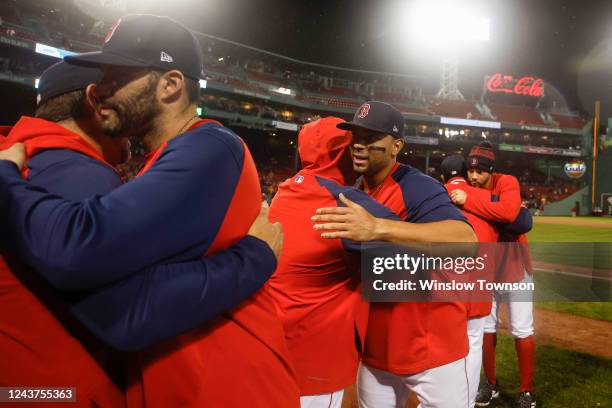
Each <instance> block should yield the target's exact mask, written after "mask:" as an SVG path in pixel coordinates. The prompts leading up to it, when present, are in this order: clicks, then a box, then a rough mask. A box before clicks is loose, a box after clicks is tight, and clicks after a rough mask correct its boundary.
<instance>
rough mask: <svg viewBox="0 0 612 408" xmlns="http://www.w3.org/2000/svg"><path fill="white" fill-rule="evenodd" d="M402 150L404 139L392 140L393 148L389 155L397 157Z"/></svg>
mask: <svg viewBox="0 0 612 408" xmlns="http://www.w3.org/2000/svg"><path fill="white" fill-rule="evenodd" d="M403 148H404V139H393V147H392V149H391V154H392V155H393V156H397V155H398V154H400V152H401V151H402V149H403Z"/></svg>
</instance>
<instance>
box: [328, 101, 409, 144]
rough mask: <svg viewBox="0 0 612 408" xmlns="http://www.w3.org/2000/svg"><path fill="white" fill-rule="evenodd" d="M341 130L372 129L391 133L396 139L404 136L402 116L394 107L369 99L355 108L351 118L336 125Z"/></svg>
mask: <svg viewBox="0 0 612 408" xmlns="http://www.w3.org/2000/svg"><path fill="white" fill-rule="evenodd" d="M337 126H338V128H339V129H342V130H354V129H355V128H361V129H367V130H372V131H374V132H378V133H384V134H387V135H391V136H393V137H394V138H396V139H402V138H403V137H404V116H403V115H402V113H401V112H400V111H398V110H397V109H396V108H395V107H393V106H391V105H389V104H388V103H385V102H378V101H369V102H366V103H364V104H363V105H361V106H360V107H359V109H357V112H355V116H353V120H352V121H350V122H342V123H339V124H338V125H337Z"/></svg>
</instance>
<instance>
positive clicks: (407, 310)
mask: <svg viewBox="0 0 612 408" xmlns="http://www.w3.org/2000/svg"><path fill="white" fill-rule="evenodd" d="M338 127H339V128H341V129H347V130H351V131H352V133H353V141H352V145H351V157H352V159H353V170H354V171H356V172H357V173H358V174H361V175H362V176H363V177H362V178H361V184H360V185H361V188H362V189H363V190H364V191H365V192H366V193H368V194H369V195H370V196H371V197H372V198H374V199H376V200H377V201H378V202H380V203H382V204H383V205H385V206H386V207H388V208H389V209H391V210H392V211H393V212H394V213H395V214H396V215H397V216H398V217H399V218H400V220H401V221H392V220H384V219H380V218H375V217H373V216H372V215H370V214H369V213H367V212H366V211H365V210H363V209H362V208H360V207H359V206H358V205H357V204H355V203H351V202H350V200H343V201H344V202H345V203H346V204H347V205H348V207H335V208H323V209H320V210H318V215H317V216H316V217H315V218H314V220H315V221H316V222H322V224H317V225H315V228H316V229H317V230H319V231H323V233H322V236H323V237H325V238H329V239H334V238H349V239H353V240H357V241H371V240H384V241H389V242H395V243H402V242H475V241H476V238H475V236H474V233H473V231H472V228H471V227H470V225H469V224H468V223H467V222H466V219H465V217H464V216H463V215H462V214H461V212H460V211H459V210H458V209H457V208H456V207H455V206H454V205H453V204H452V203H451V201H450V199H449V197H448V194H447V193H446V190H445V189H444V187H443V186H442V184H441V183H439V182H438V181H436V180H434V179H432V178H431V177H428V176H426V175H424V174H422V173H421V172H420V171H418V170H416V169H414V168H412V167H410V166H407V165H403V164H399V163H397V155H398V154H399V153H400V151H401V149H402V147H403V146H404V141H403V129H404V118H403V116H402V114H401V113H400V112H399V111H398V110H397V109H395V108H394V107H392V106H391V105H388V104H386V103H382V102H377V101H371V102H366V103H364V104H363V105H361V107H360V108H359V109H358V110H357V112H356V113H355V116H354V118H353V121H351V122H345V123H341V124H339V125H338ZM349 204H350V205H349ZM327 230H334V231H333V232H327ZM466 322H467V319H466V309H465V306H464V305H463V304H462V303H460V302H405V303H376V304H372V305H371V308H370V318H369V321H368V329H367V333H366V339H365V348H364V356H363V359H362V364H361V366H360V369H359V374H358V380H357V386H358V393H359V403H360V405H361V406H362V407H376V408H379V407H402V408H403V407H404V405H405V403H406V401H407V399H408V395H409V391H413V392H414V393H415V394H416V395H417V397H418V399H419V401H420V403H421V406H423V407H438V408H440V407H449V408H450V407H453V408H456V407H468V381H467V375H466V365H465V357H466V355H467V354H468V341H467V335H466V333H467V327H466Z"/></svg>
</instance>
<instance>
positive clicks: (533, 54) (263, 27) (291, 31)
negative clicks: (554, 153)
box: [132, 0, 612, 116]
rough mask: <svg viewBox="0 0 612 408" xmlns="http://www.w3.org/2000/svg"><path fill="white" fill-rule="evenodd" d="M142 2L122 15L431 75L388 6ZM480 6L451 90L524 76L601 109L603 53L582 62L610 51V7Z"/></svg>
mask: <svg viewBox="0 0 612 408" xmlns="http://www.w3.org/2000/svg"><path fill="white" fill-rule="evenodd" d="M141 3H147V2H141ZM149 3H151V5H149V6H147V5H143V6H140V7H137V8H134V9H132V10H133V11H142V12H155V13H161V14H168V15H170V16H174V17H176V18H177V19H178V20H180V21H182V22H183V23H185V24H187V25H188V26H190V27H192V28H193V29H197V30H200V31H202V32H205V33H208V34H213V35H216V36H219V37H223V38H227V39H231V40H234V41H237V42H241V43H245V44H248V45H251V46H254V47H258V48H262V49H265V50H268V51H273V52H276V53H279V54H282V55H286V56H289V57H293V58H297V59H300V60H304V61H311V62H317V63H323V64H328V65H337V66H345V67H351V68H358V69H368V70H380V71H389V72H398V73H408V74H417V75H422V74H427V73H429V75H432V73H433V75H437V74H438V72H439V59H436V58H428V56H427V55H425V54H426V53H423V52H421V53H420V55H419V53H418V51H417V50H411V49H408V47H407V46H406V44H405V42H403V41H399V40H398V37H399V36H401V33H400V32H399V27H398V24H394V23H395V22H396V21H397V20H396V19H394V16H393V15H392V14H393V12H394V10H396V7H395V6H396V5H397V4H398V3H399V1H398V0H376V1H373V0H336V1H325V0H307V1H286V0H257V1H244V0H206V1H202V2H198V3H200V5H199V6H194V4H195V3H196V2H193V1H176V2H149ZM484 3H486V4H488V6H487V8H488V11H489V13H490V14H489V16H490V18H491V40H490V41H489V43H488V44H485V45H481V46H479V49H478V50H466V52H464V53H463V54H462V56H460V78H461V83H462V85H460V86H461V87H463V86H468V87H472V86H476V87H477V86H482V85H481V84H482V78H483V76H484V75H486V74H490V73H492V72H498V71H499V72H504V73H508V74H511V75H515V76H520V75H533V76H538V77H542V78H544V79H545V80H546V81H548V82H550V83H552V84H556V85H557V86H558V88H559V89H560V90H561V91H562V93H563V94H564V95H565V96H566V98H567V99H568V102H569V105H570V106H571V107H572V108H573V109H578V110H581V111H583V112H588V113H592V110H593V108H592V105H593V101H594V100H595V99H600V100H602V101H607V100H608V99H609V103H603V108H604V110H605V111H608V105H612V97H611V96H608V95H612V56H610V57H609V58H605V61H604V62H605V66H603V67H602V66H596V67H593V66H592V63H591V62H592V58H587V57H588V56H589V54H591V53H592V52H593V51H596V52H597V53H598V54H600V52H604V54H605V55H608V53H609V52H610V51H609V49H610V48H612V47H611V46H610V41H611V40H612V24H611V22H612V2H610V1H605V0H582V1H569V0H561V1H560V0H537V1H534V0H503V1H502V0H491V1H487V2H484ZM390 23H391V24H390ZM457 29H458V30H460V29H461V25H460V23H458V24H457ZM601 48H603V51H601V50H600V51H597V49H601ZM589 67H590V69H589ZM602 81H603V83H602ZM605 116H612V113H611V114H610V115H605Z"/></svg>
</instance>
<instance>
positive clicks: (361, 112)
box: [357, 103, 370, 119]
mask: <svg viewBox="0 0 612 408" xmlns="http://www.w3.org/2000/svg"><path fill="white" fill-rule="evenodd" d="M369 112H370V104H369V103H364V104H363V105H361V107H360V108H359V113H358V114H357V117H359V118H361V119H363V118H365V117H366V116H368V113H369Z"/></svg>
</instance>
